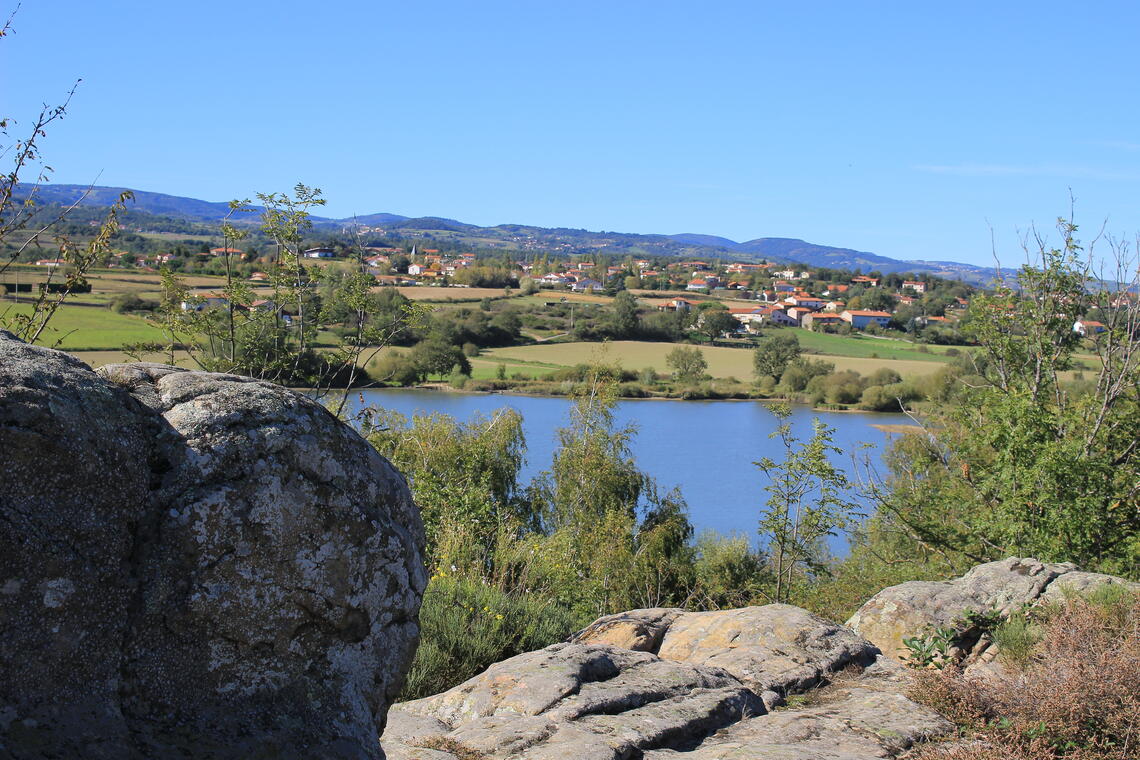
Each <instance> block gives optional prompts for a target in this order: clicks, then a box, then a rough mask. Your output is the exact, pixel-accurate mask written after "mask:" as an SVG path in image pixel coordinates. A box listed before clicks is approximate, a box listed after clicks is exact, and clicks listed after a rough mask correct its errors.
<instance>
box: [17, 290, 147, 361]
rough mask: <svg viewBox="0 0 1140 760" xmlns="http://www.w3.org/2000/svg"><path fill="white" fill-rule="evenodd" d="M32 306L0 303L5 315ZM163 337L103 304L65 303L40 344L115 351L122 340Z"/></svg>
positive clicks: (144, 323) (53, 318)
mask: <svg viewBox="0 0 1140 760" xmlns="http://www.w3.org/2000/svg"><path fill="white" fill-rule="evenodd" d="M31 308H32V307H31V304H26V303H18V304H13V303H5V302H0V314H6V315H7V316H8V317H11V316H13V315H15V314H19V313H23V314H27V313H29V312H30V311H31ZM162 339H163V335H162V332H161V331H160V330H159V329H158V328H156V327H154V326H153V325H151V324H150V323H148V322H147V321H146V320H145V319H143V318H142V317H135V316H131V315H129V314H116V313H115V312H113V311H111V310H110V309H108V308H107V307H105V306H83V305H80V304H64V305H63V306H61V307H59V310H58V311H57V312H56V313H55V316H54V317H52V320H51V322H50V323H49V324H48V329H47V330H46V331H45V332H44V334H43V335H42V336H41V337H40V340H39V343H40V345H44V346H51V347H56V348H61V349H63V350H65V351H76V350H81V349H88V350H112V351H117V350H119V349H121V348H122V346H123V344H124V343H140V342H144V341H161V340H162ZM57 343H58V345H56V344H57Z"/></svg>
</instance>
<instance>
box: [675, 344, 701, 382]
mask: <svg viewBox="0 0 1140 760" xmlns="http://www.w3.org/2000/svg"><path fill="white" fill-rule="evenodd" d="M665 363H666V364H667V365H669V369H671V370H673V378H674V379H676V380H680V381H681V382H683V383H695V382H698V381H700V380H701V379H702V378H704V376H705V371H706V370H708V368H709V363H708V362H707V361H705V355H704V354H703V353H701V350H700V349H699V348H697V347H696V346H677V347H676V348H674V349H673V350H672V351H670V352H669V353H668V354H666V356H665Z"/></svg>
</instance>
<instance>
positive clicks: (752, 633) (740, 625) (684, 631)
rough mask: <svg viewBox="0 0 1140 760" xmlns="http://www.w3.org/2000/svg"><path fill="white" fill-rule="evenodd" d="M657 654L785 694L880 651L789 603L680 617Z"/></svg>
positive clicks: (865, 660) (864, 662)
mask: <svg viewBox="0 0 1140 760" xmlns="http://www.w3.org/2000/svg"><path fill="white" fill-rule="evenodd" d="M657 653H658V654H659V655H660V656H661V657H662V658H663V659H666V660H674V661H677V662H686V663H691V664H694V665H705V666H711V667H718V668H724V669H725V670H727V671H728V672H729V673H732V675H734V676H736V677H737V678H739V679H740V680H741V682H742V683H744V685H746V686H748V687H749V688H750V689H752V690H753V691H754V692H756V693H757V694H761V693H762V692H765V691H772V692H775V693H777V694H779V695H781V696H783V695H787V694H792V693H796V692H801V691H804V690H806V689H809V688H811V687H813V686H815V685H816V684H818V683H820V682H821V681H822V680H824V678H825V677H826V676H827V674H829V673H832V672H834V671H837V670H841V669H843V668H845V667H847V666H848V665H855V666H860V667H861V666H865V665H869V664H870V663H872V662H874V660H875V655H877V654H878V650H877V649H876V648H875V647H874V646H873V645H871V644H870V643H869V642H867V641H866V640H864V639H863V638H861V637H859V636H858V635H856V634H854V633H852V632H851V631H850V630H848V629H846V628H844V627H843V626H841V625H836V624H835V623H832V622H829V621H827V620H824V619H823V618H821V617H819V616H817V615H813V614H811V613H810V612H808V611H807V610H803V609H800V608H799V607H793V606H792V605H790V604H767V605H764V606H762V607H743V608H741V609H736V610H718V611H715V612H686V613H685V614H683V615H680V616H678V617H677V618H676V619H675V620H674V621H673V622H672V624H670V626H669V628H668V630H667V631H666V632H665V636H664V638H663V639H662V641H661V647H660V648H659V649H658V651H657Z"/></svg>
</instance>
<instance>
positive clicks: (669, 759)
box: [382, 559, 1140, 760]
mask: <svg viewBox="0 0 1140 760" xmlns="http://www.w3.org/2000/svg"><path fill="white" fill-rule="evenodd" d="M1103 585H1127V586H1129V587H1132V588H1140V584H1133V583H1128V582H1126V581H1123V580H1121V579H1120V578H1115V577H1112V576H1107V575H1100V574H1097V573H1086V572H1082V571H1079V570H1077V569H1076V568H1074V567H1073V566H1072V565H1068V564H1052V565H1050V564H1045V563H1042V562H1038V561H1036V560H1033V559H1009V560H1003V561H1001V562H994V563H990V564H987V565H980V566H978V567H976V568H974V569H973V570H971V571H970V572H969V573H967V574H966V575H965V576H963V577H961V578H957V579H954V580H951V581H944V582H939V583H906V584H902V585H900V586H895V587H892V588H889V589H885V590H884V591H882V592H880V594H878V595H877V596H876V597H874V598H873V599H872V600H870V601H869V602H868V603H867V604H866V605H865V606H864V607H863V608H862V609H861V610H860V611H859V613H858V614H857V615H856V616H854V617H853V618H852V620H851V623H849V625H850V626H851V627H845V626H841V625H836V624H834V623H830V622H828V621H826V620H824V619H822V618H819V617H817V616H815V615H812V614H811V613H809V612H807V611H805V610H802V609H799V608H797V607H792V606H790V605H785V604H770V605H766V606H763V607H747V608H743V609H738V610H722V611H717V612H686V611H685V610H680V609H675V608H653V609H643V610H631V611H629V612H622V613H619V614H616V615H608V616H606V617H603V618H599V619H598V620H597V621H595V622H594V623H592V624H591V625H589V626H587V627H586V628H585V629H583V630H582V631H579V632H578V633H576V634H574V635H573V636H572V637H571V638H570V641H569V643H566V644H556V645H554V646H551V647H547V648H546V649H543V650H540V651H538V652H530V653H527V654H523V655H520V656H518V657H514V658H512V659H510V660H506V661H504V662H501V663H498V664H497V665H494V666H492V667H491V668H490V669H489V670H487V671H486V672H485V673H483V674H482V675H480V676H477V677H475V678H473V679H471V680H469V681H467V682H466V683H464V684H461V685H459V686H456V687H455V688H453V689H451V690H449V691H447V692H444V693H443V694H437V695H435V696H433V697H428V698H426V699H421V700H417V701H415V702H408V703H404V704H399V705H396V706H395V707H394V708H393V709H392V710H391V712H390V713H389V723H388V729H387V731H386V732H385V734H384V736H383V739H382V742H383V744H384V747H385V749H386V751H387V752H388V756H389V757H391V758H394V759H395V760H412V759H413V758H416V759H419V760H474V759H475V758H495V759H501V760H535V759H538V758H543V759H545V758H555V757H566V756H569V757H574V758H582V760H595V759H596V760H625V759H626V758H645V759H646V760H768V759H769V758H779V759H780V760H871V759H872V758H891V757H899V756H901V755H903V754H905V753H906V752H907V751H908V750H909V749H910V748H911V747H913V746H914V745H915V744H917V743H920V742H924V741H929V740H931V739H935V738H939V737H944V736H952V735H953V732H954V726H953V725H951V723H950V722H949V721H947V720H946V719H945V718H943V717H942V716H940V715H939V714H938V713H937V712H935V711H934V710H932V709H930V708H928V707H925V706H923V705H920V704H917V703H916V702H914V701H912V700H911V699H909V698H908V696H907V693H908V691H909V689H910V687H911V683H912V676H913V673H914V671H913V670H910V669H908V668H907V667H904V665H903V664H901V663H900V661H899V660H898V659H895V658H892V657H887V656H884V655H882V654H881V653H880V652H879V649H878V648H877V647H876V644H879V646H886V647H896V645H898V644H899V643H900V642H899V640H898V638H896V637H898V636H911V635H914V634H915V633H918V632H920V631H921V630H923V628H924V626H950V625H952V624H954V623H955V621H957V620H958V619H959V618H960V617H961V616H962V614H963V613H964V612H965V611H966V610H971V609H972V610H975V611H986V610H992V611H993V612H994V613H996V614H998V615H999V616H1000V615H1008V614H1010V613H1012V612H1014V611H1016V610H1019V609H1021V608H1022V606H1023V605H1025V604H1033V603H1038V602H1041V601H1045V602H1048V601H1051V600H1053V599H1057V598H1061V596H1062V595H1063V594H1066V593H1072V592H1074V591H1076V592H1082V593H1084V592H1088V591H1091V590H1094V589H1095V588H1097V587H1098V586H1103ZM896 617H897V618H898V619H897V620H896V619H895V618H896ZM991 619H992V618H991ZM853 628H854V630H852V629H853ZM861 634H862V635H861ZM864 636H867V637H868V638H870V641H868V640H867V638H864ZM875 637H879V640H876V638H875ZM880 642H881V643H880ZM975 643H977V642H975ZM896 649H897V647H896ZM989 655H990V656H988V657H984V658H982V659H981V660H980V661H978V662H976V663H974V664H973V665H972V666H971V668H972V671H973V673H974V676H971V677H979V678H983V677H984V678H1002V677H1004V676H1003V674H1002V670H1001V667H1000V665H1001V663H1000V661H997V662H994V661H993V657H992V655H993V650H992V648H991V650H989ZM970 674H971V670H967V675H968V676H969V675H970Z"/></svg>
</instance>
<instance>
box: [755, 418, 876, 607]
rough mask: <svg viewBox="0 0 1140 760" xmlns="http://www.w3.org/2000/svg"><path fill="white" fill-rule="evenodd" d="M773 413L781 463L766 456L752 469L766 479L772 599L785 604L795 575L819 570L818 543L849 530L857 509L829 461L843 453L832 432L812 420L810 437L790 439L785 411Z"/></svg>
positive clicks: (764, 518)
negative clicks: (782, 456)
mask: <svg viewBox="0 0 1140 760" xmlns="http://www.w3.org/2000/svg"><path fill="white" fill-rule="evenodd" d="M772 413H773V414H774V415H776V418H777V420H779V425H778V426H777V428H776V431H775V432H774V433H772V437H773V438H779V439H780V442H781V443H782V444H783V446H784V452H785V454H784V459H783V460H782V461H779V462H777V461H775V460H773V459H771V458H769V457H764V458H763V459H761V460H760V461H758V462H755V465H756V466H757V467H759V468H760V470H761V472H763V473H764V475H765V476H767V478H768V485H766V486H764V490H765V492H767V494H768V500H767V502H766V503H765V509H764V511H763V513H762V514H761V517H760V535H761V537H762V538H764V539H767V550H768V554H769V555H770V557H771V563H772V572H773V574H774V575H775V576H776V590H775V601H777V602H785V601H787V600H788V598H789V597H790V594H791V590H792V585H793V583H794V582H795V579H796V575H797V573H800V572H808V573H810V572H818V571H819V570H821V569H823V567H824V564H823V560H824V556H823V552H822V551H821V550H822V547H821V542H822V541H823V540H824V539H825V538H826V537H828V536H834V535H837V532H838V531H840V530H843V529H845V528H847V527H848V526H849V525H850V524H851V523H852V521H853V520H854V519H855V518H856V517H857V516H858V514H857V511H856V510H857V509H858V506H857V505H856V504H855V503H854V502H853V501H851V500H850V498H849V496H848V493H849V490H850V483H849V482H848V480H847V476H846V475H845V474H844V473H843V471H842V470H840V469H838V468H837V467H835V465H833V464H832V463H831V460H830V458H829V457H830V456H831V455H833V454H842V451H840V449H838V448H837V447H836V446H834V445H833V444H832V435H833V433H834V431H833V430H832V429H831V428H829V427H828V426H827V425H825V424H823V423H822V422H820V420H819V419H818V418H816V419H814V420H812V435H811V438H809V439H808V440H807V441H803V442H801V441H800V440H798V439H797V438H796V437H795V436H793V435H792V427H791V424H790V423H789V418H790V416H791V411H790V410H789V409H788V407H787V406H785V405H776V406H773V407H772Z"/></svg>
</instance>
